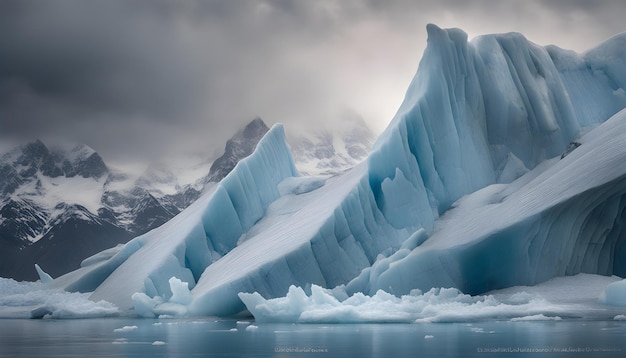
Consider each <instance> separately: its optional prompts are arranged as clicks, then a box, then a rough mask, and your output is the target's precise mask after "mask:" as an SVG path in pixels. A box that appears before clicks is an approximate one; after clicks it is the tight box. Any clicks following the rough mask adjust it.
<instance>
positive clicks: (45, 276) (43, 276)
mask: <svg viewBox="0 0 626 358" xmlns="http://www.w3.org/2000/svg"><path fill="white" fill-rule="evenodd" d="M35 270H37V275H39V281H41V283H48V282H52V280H54V279H53V278H52V276H50V275H48V274H47V273H46V272H45V271H44V270H43V269H42V268H41V267H39V265H38V264H35Z"/></svg>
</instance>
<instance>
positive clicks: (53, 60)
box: [0, 0, 626, 162]
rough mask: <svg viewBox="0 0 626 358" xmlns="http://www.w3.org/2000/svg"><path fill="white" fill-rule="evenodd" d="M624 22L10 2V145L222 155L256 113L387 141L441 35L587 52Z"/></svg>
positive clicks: (597, 15) (410, 7)
mask: <svg viewBox="0 0 626 358" xmlns="http://www.w3.org/2000/svg"><path fill="white" fill-rule="evenodd" d="M624 14H626V2H624V1H621V0H615V1H586V0H572V1H569V0H545V1H532V0H530V1H529V0H524V1H521V0H520V1H506V0H493V1H463V0H448V1H418V0H391V1H375V0H328V1H325V0H294V1H289V0H280V1H279V0H257V1H252V0H250V1H246V0H223V1H208V0H207V1H200V0H198V1H192V0H190V1H183V0H172V1H159V0H145V1H144V0H126V1H117V0H102V1H98V0H91V1H82V0H76V1H74V0H69V1H64V0H39V1H35V0H33V1H30V0H15V1H13V0H0V141H1V142H3V143H8V142H9V141H14V140H30V139H33V138H55V139H61V140H69V141H74V142H82V143H86V144H88V145H90V146H91V147H93V148H94V149H96V150H97V151H98V152H100V153H101V154H102V155H103V156H104V158H105V160H106V161H107V162H123V161H129V162H130V161H135V160H148V159H153V158H154V157H157V156H159V155H162V154H164V153H170V152H180V151H186V150H189V149H191V148H198V149H201V150H207V151H212V150H215V149H216V148H220V147H223V145H224V143H225V140H226V139H227V138H228V137H230V136H231V135H232V134H233V133H234V132H235V131H236V130H237V128H239V127H241V126H243V125H245V124H246V123H247V122H249V121H250V120H252V119H253V118H254V117H255V116H260V117H262V118H263V119H264V120H265V121H266V122H267V123H268V125H271V124H273V123H276V122H282V123H285V124H286V126H287V128H288V130H291V131H292V132H294V131H295V132H297V131H298V130H302V129H303V128H307V127H311V126H318V125H319V124H320V123H322V124H325V125H328V126H332V123H333V121H335V120H337V119H338V118H340V117H341V116H342V113H346V112H350V111H351V112H356V113H358V114H360V115H361V116H363V118H364V119H365V120H366V121H367V122H368V123H369V124H370V126H371V127H372V129H374V130H375V131H376V132H380V131H382V130H383V129H384V128H385V126H386V125H387V123H388V122H389V121H390V120H391V118H392V117H393V115H394V113H395V111H396V109H397V108H398V106H399V105H400V103H401V101H402V99H403V96H404V92H405V90H406V88H407V86H408V84H409V82H410V80H411V79H412V77H413V75H414V73H415V71H416V70H417V65H418V63H419V60H420V57H421V54H422V52H423V50H424V46H425V43H426V31H425V28H426V24H427V23H435V24H437V25H439V26H440V27H459V28H461V29H463V30H465V31H466V32H467V33H468V34H469V36H470V38H472V37H474V36H477V35H480V34H485V33H494V32H510V31H517V32H522V33H524V34H525V35H526V37H528V38H529V39H530V40H531V41H534V42H536V43H538V44H541V45H547V44H556V45H558V46H560V47H563V48H569V49H573V50H576V51H578V52H582V51H584V50H586V49H588V48H589V47H591V46H593V45H594V44H595V43H598V42H600V41H602V40H604V39H606V38H608V37H610V36H612V35H613V34H616V33H619V32H623V31H626V23H625V22H624V20H623V15H624ZM0 144H1V143H0Z"/></svg>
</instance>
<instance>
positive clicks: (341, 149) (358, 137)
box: [288, 113, 375, 175]
mask: <svg viewBox="0 0 626 358" xmlns="http://www.w3.org/2000/svg"><path fill="white" fill-rule="evenodd" d="M374 138H375V136H374V133H373V132H372V131H371V129H370V128H369V127H368V126H367V124H366V123H365V121H364V120H363V118H362V117H361V116H359V115H358V114H356V113H346V114H345V115H343V116H341V117H340V118H338V119H337V120H336V121H334V122H333V128H332V130H330V129H326V130H323V129H322V130H320V129H318V130H310V131H309V133H308V134H307V135H295V136H290V137H289V138H288V141H289V145H290V147H291V150H292V152H293V156H294V160H295V162H296V166H297V167H298V170H299V171H300V172H301V173H302V174H306V175H334V174H338V173H341V172H343V171H345V170H347V169H350V168H352V167H354V166H356V165H357V164H359V163H360V162H362V161H363V160H365V158H367V155H368V154H369V152H370V150H371V149H372V144H373V143H374Z"/></svg>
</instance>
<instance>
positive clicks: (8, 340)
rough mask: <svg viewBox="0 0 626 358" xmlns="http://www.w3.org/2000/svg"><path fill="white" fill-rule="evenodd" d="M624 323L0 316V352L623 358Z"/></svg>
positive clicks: (19, 354)
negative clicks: (270, 321)
mask: <svg viewBox="0 0 626 358" xmlns="http://www.w3.org/2000/svg"><path fill="white" fill-rule="evenodd" d="M625 355H626V322H624V321H586V320H561V321H541V322H510V321H489V322H474V323H430V324H334V325H317V324H315V325H312V324H259V325H258V326H257V325H255V324H254V322H253V321H251V320H248V321H235V320H221V319H211V318H209V319H206V318H202V319H184V320H179V319H161V320H148V319H131V318H114V319H85V320H48V319H44V320H24V319H21V320H13V319H3V320H0V357H3V358H4V357H311V356H314V357H387V358H391V357H394V358H395V357H623V356H625Z"/></svg>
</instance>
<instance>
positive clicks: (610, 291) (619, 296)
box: [598, 280, 626, 307]
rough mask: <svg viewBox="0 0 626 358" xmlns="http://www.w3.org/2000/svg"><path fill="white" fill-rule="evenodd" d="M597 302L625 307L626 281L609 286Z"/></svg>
mask: <svg viewBox="0 0 626 358" xmlns="http://www.w3.org/2000/svg"><path fill="white" fill-rule="evenodd" d="M598 301H599V302H600V303H603V304H605V305H611V306H619V307H626V280H621V281H617V282H613V283H611V284H609V285H608V286H607V287H606V289H605V290H604V292H603V293H602V295H601V296H600V299H599V300H598Z"/></svg>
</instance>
